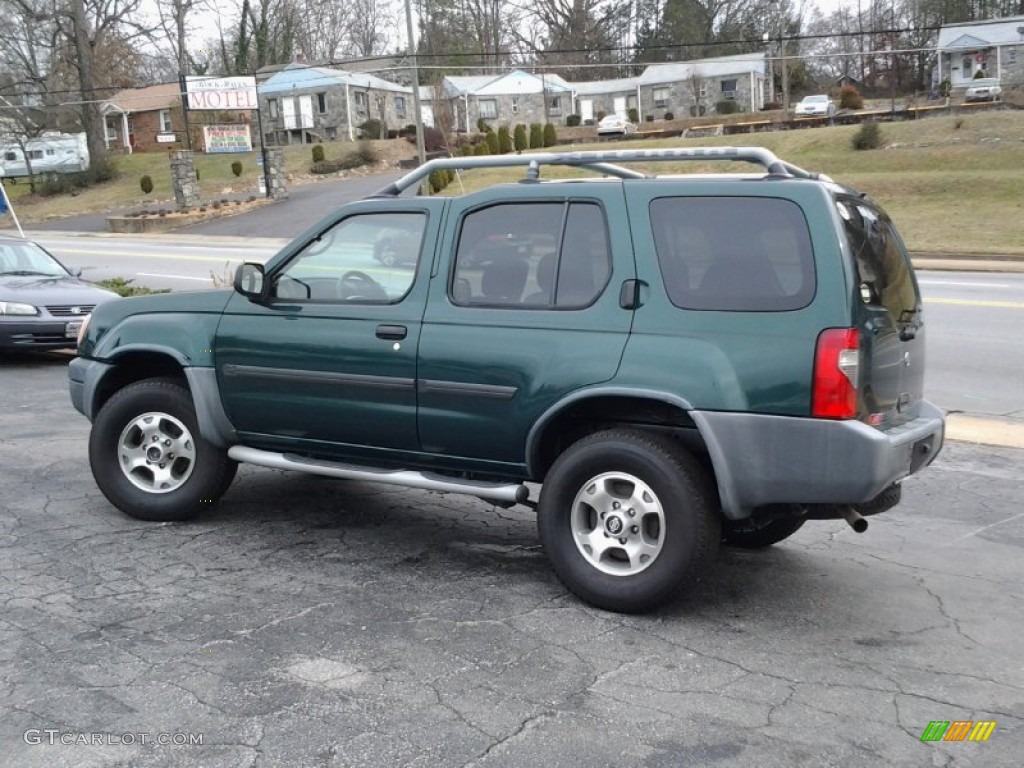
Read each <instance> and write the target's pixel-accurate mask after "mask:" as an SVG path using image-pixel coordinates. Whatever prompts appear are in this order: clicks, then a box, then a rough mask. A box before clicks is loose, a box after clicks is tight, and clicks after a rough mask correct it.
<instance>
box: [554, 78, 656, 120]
mask: <svg viewBox="0 0 1024 768" xmlns="http://www.w3.org/2000/svg"><path fill="white" fill-rule="evenodd" d="M639 81H640V78H638V77H627V78H621V79H618V80H594V81H591V82H586V83H572V84H571V86H572V89H573V91H574V92H575V94H576V114H577V115H579V116H580V119H581V120H582V122H583V124H584V125H589V124H590V123H592V122H597V121H598V120H600V119H601V118H602V117H603V116H604V115H620V116H621V117H625V118H628V117H629V110H631V109H637V108H638V107H639V103H640V92H639V90H638V85H639Z"/></svg>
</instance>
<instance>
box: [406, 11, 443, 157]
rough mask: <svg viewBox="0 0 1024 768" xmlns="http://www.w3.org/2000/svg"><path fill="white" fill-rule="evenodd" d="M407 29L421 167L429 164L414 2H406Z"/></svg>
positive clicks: (417, 144)
mask: <svg viewBox="0 0 1024 768" xmlns="http://www.w3.org/2000/svg"><path fill="white" fill-rule="evenodd" d="M405 28H406V32H407V33H408V35H409V58H410V59H412V103H413V110H414V112H415V116H416V154H417V156H418V157H419V161H420V165H423V164H424V163H425V162H427V152H426V149H425V148H424V144H423V107H422V105H421V104H420V66H419V62H418V61H417V59H416V43H415V41H414V39H413V34H412V0H405ZM445 138H447V137H445Z"/></svg>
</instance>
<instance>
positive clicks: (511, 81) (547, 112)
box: [444, 69, 573, 131]
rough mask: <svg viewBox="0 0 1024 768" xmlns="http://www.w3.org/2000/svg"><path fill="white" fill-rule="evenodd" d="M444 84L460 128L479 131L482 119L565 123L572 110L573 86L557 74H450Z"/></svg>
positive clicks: (508, 122) (498, 122) (507, 122)
mask: <svg viewBox="0 0 1024 768" xmlns="http://www.w3.org/2000/svg"><path fill="white" fill-rule="evenodd" d="M444 87H445V92H446V93H447V95H448V98H449V99H451V102H452V111H453V113H454V115H455V126H456V128H457V129H458V130H464V131H473V130H476V123H477V120H479V119H481V118H483V119H484V120H486V121H488V122H489V123H492V124H495V125H508V126H514V125H516V124H518V123H523V124H529V123H555V122H562V120H563V119H564V118H565V116H566V115H569V114H571V113H572V110H573V93H572V88H571V86H570V85H569V83H567V82H566V81H565V80H563V79H562V78H561V77H559V76H558V75H549V74H533V73H530V72H524V71H523V70H521V69H517V70H514V71H512V72H509V73H508V74H504V75H469V76H464V77H459V76H449V77H446V78H445V79H444Z"/></svg>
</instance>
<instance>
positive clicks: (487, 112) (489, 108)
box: [480, 99, 498, 120]
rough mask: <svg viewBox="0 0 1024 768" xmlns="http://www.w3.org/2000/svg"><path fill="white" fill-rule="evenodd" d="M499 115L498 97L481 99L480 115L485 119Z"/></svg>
mask: <svg viewBox="0 0 1024 768" xmlns="http://www.w3.org/2000/svg"><path fill="white" fill-rule="evenodd" d="M497 116H498V101H497V99H481V100H480V117H482V118H485V119H488V120H489V119H491V118H495V117H497Z"/></svg>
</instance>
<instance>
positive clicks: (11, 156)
mask: <svg viewBox="0 0 1024 768" xmlns="http://www.w3.org/2000/svg"><path fill="white" fill-rule="evenodd" d="M17 159H18V156H17V155H16V154H14V153H13V152H8V153H7V154H5V155H4V160H6V161H7V162H8V163H13V162H16V161H17Z"/></svg>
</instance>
